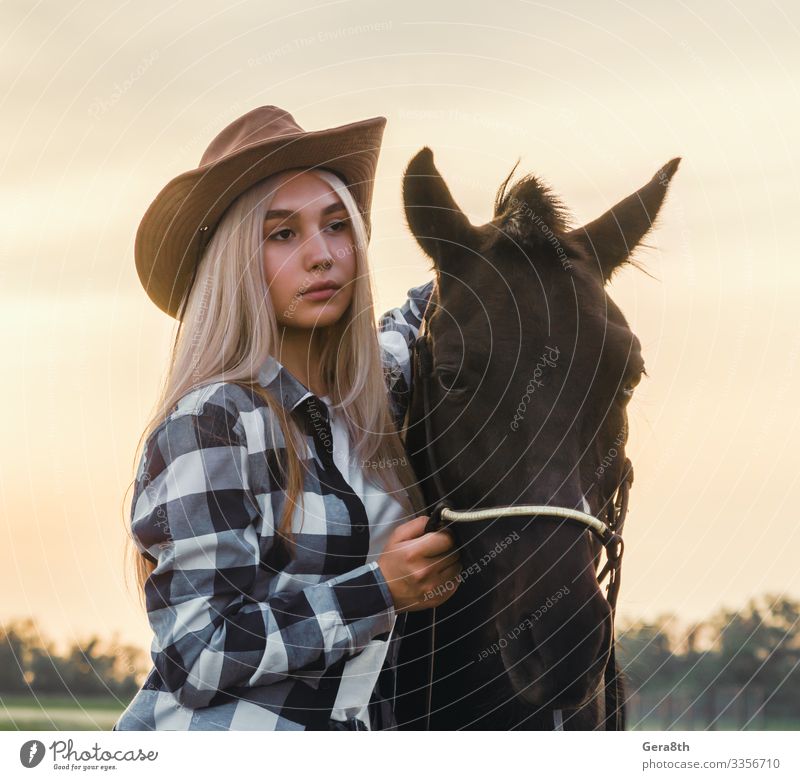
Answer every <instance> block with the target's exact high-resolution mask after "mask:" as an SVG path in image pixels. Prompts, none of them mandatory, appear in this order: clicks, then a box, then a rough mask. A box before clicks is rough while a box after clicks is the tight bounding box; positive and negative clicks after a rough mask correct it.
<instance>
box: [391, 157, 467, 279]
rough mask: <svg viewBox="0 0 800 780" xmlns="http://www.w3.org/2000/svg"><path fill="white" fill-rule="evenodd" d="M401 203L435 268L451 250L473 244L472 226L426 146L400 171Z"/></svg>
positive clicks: (409, 223) (413, 230) (420, 243)
mask: <svg viewBox="0 0 800 780" xmlns="http://www.w3.org/2000/svg"><path fill="white" fill-rule="evenodd" d="M403 205H404V206H405V212H406V220H407V222H408V227H409V229H410V230H411V232H412V233H413V234H414V237H415V238H416V239H417V243H419V245H420V246H421V247H422V250H423V251H424V252H425V254H427V255H428V256H429V257H431V258H432V260H433V262H434V267H435V268H436V270H439V265H440V262H441V260H442V258H443V256H444V255H446V254H448V253H449V252H450V251H451V250H454V251H458V250H459V249H460V248H462V247H463V246H471V245H472V244H473V239H474V235H475V229H474V228H473V226H472V225H471V224H470V222H469V220H468V219H467V217H466V216H465V214H464V212H463V211H461V209H460V208H459V206H458V204H457V203H456V202H455V200H454V199H453V196H452V195H451V194H450V190H449V189H448V188H447V185H446V184H445V183H444V179H442V177H441V175H440V173H439V171H438V170H437V168H436V166H435V165H434V164H433V152H432V151H431V150H430V149H429V148H428V147H427V146H424V147H423V148H422V149H420V150H419V151H418V152H417V153H416V155H414V157H413V158H412V160H411V162H410V163H409V164H408V166H407V168H406V170H405V173H404V174H403Z"/></svg>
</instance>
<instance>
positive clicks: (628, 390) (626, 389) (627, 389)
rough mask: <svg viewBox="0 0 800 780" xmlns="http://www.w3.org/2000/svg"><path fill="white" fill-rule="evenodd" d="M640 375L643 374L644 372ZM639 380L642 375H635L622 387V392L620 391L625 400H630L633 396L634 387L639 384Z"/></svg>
mask: <svg viewBox="0 0 800 780" xmlns="http://www.w3.org/2000/svg"><path fill="white" fill-rule="evenodd" d="M642 373H644V371H643V372H642ZM641 379H642V375H641V374H637V375H636V376H635V377H633V378H631V379H629V380H628V381H627V382H626V383H625V384H624V385H623V386H622V390H621V391H620V392H621V393H622V395H624V396H626V397H627V398H631V397H632V396H633V391H634V390H635V389H636V385H638V384H639V382H640V381H641Z"/></svg>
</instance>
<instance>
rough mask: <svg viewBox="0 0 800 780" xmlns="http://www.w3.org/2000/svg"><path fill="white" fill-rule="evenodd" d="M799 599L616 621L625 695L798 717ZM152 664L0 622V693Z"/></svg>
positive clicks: (137, 678)
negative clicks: (713, 702)
mask: <svg viewBox="0 0 800 780" xmlns="http://www.w3.org/2000/svg"><path fill="white" fill-rule="evenodd" d="M798 629H800V602H798V601H792V600H790V599H788V598H785V597H783V596H769V595H768V596H764V597H762V598H759V599H752V600H751V601H749V602H748V603H747V605H746V606H745V608H744V609H741V610H739V611H728V610H724V609H723V610H720V611H718V612H717V613H715V614H713V615H712V616H711V617H710V618H708V619H707V620H705V621H700V622H696V623H692V624H689V625H684V624H682V623H680V621H679V620H678V619H677V618H676V617H675V616H674V615H663V616H660V617H659V618H658V619H656V620H654V621H652V622H645V621H636V622H632V623H629V624H627V625H619V626H618V627H617V638H618V641H619V660H620V664H621V666H622V668H623V670H624V675H625V677H626V681H627V689H628V691H629V692H631V693H636V692H640V693H646V694H650V696H651V698H652V695H653V694H655V695H658V694H669V693H671V692H672V693H674V692H677V691H679V692H680V693H681V694H682V695H683V696H684V697H685V696H686V695H688V696H689V697H690V699H691V700H692V701H696V702H702V700H703V699H704V698H705V697H707V696H708V695H709V693H711V692H714V691H715V690H719V689H722V688H727V689H735V690H737V691H746V690H748V689H749V690H753V691H758V692H759V696H760V697H761V700H763V702H764V704H763V707H764V710H765V713H766V714H768V715H770V716H771V717H787V718H795V719H797V718H800V631H799V630H798ZM148 668H149V657H148V656H147V654H146V653H144V652H143V651H142V650H141V649H140V648H138V647H135V646H132V645H125V644H121V643H120V642H118V641H116V639H112V640H110V641H109V640H102V639H100V638H99V637H91V638H90V639H88V640H87V641H85V642H75V643H73V644H72V645H71V646H70V647H69V649H68V650H67V651H66V652H65V653H63V654H61V653H58V652H57V651H56V649H55V646H54V644H53V643H52V642H51V641H50V640H49V639H48V638H47V637H45V636H43V634H42V633H41V632H40V631H39V629H38V627H37V625H36V623H35V622H34V621H33V620H31V619H24V620H16V621H12V622H9V623H7V624H5V625H3V626H2V627H0V695H2V694H6V695H9V694H30V693H34V694H37V695H39V694H47V695H67V696H70V695H74V696H109V697H112V696H113V697H118V698H120V699H128V698H130V697H131V696H133V695H134V694H135V693H136V691H137V690H138V688H139V685H140V684H141V682H142V679H143V677H144V674H145V673H146V671H147V669H148Z"/></svg>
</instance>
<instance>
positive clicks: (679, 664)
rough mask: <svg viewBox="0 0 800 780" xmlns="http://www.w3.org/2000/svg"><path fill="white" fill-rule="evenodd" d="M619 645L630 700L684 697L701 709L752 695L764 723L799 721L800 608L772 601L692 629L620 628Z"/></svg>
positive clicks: (661, 621)
mask: <svg viewBox="0 0 800 780" xmlns="http://www.w3.org/2000/svg"><path fill="white" fill-rule="evenodd" d="M617 637H618V640H619V659H620V663H621V666H622V668H623V670H624V675H625V677H626V678H627V680H626V682H627V689H628V691H629V692H640V693H643V694H649V696H648V698H649V699H650V700H652V699H653V695H654V694H655V695H659V694H663V695H668V694H670V693H675V692H680V694H681V695H682V697H683V698H684V699H685V698H687V696H688V698H689V700H691V701H692V702H693V703H695V704H696V705H697V706H698V707H699V708H701V709H702V706H703V702H704V701H706V700H708V699H709V698H711V697H712V696H714V694H715V692H718V691H720V690H727V691H736V692H737V693H736V696H737V697H739V696H741V697H744V696H746V695H747V694H748V693H754V694H756V695H757V697H758V698H759V701H760V702H761V704H759V709H763V714H764V715H765V716H769V717H770V718H787V719H795V720H796V719H800V602H798V601H793V600H791V599H788V598H785V597H783V596H780V595H767V596H764V597H761V598H757V599H751V600H750V601H749V602H748V603H747V605H746V606H745V608H744V609H741V610H739V611H729V610H726V609H721V610H719V611H718V612H716V613H715V614H713V615H712V616H711V617H710V618H708V619H707V620H705V621H700V622H696V623H690V624H681V623H680V621H679V620H678V619H677V618H676V617H675V616H674V615H663V616H660V617H659V618H657V619H656V620H654V621H652V622H644V621H637V622H634V623H631V624H629V625H627V626H620V627H618V630H617ZM752 698H753V697H751V699H752Z"/></svg>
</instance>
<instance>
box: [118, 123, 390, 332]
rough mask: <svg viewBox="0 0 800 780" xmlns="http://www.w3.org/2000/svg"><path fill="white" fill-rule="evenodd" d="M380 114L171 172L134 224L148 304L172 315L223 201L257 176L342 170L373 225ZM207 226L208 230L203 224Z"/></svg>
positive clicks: (381, 125) (138, 267) (223, 207)
mask: <svg viewBox="0 0 800 780" xmlns="http://www.w3.org/2000/svg"><path fill="white" fill-rule="evenodd" d="M385 126H386V118H385V117H373V118H372V119H365V120H362V121H360V122H352V123H350V124H347V125H341V126H339V127H334V128H330V129H326V130H313V131H309V132H303V133H294V134H291V135H285V136H281V137H279V138H274V139H270V140H269V141H265V142H261V143H256V144H253V145H251V146H248V147H245V148H244V149H240V150H239V151H237V152H235V153H233V154H230V155H228V156H226V157H222V158H220V159H219V160H216V161H214V162H213V163H209V164H208V165H205V166H201V167H198V168H195V169H193V170H191V171H187V172H186V173H182V174H180V175H179V176H176V177H175V178H174V179H172V180H171V181H170V182H168V183H167V184H166V185H165V186H164V188H163V189H162V190H161V192H159V194H158V195H157V196H156V198H155V199H154V200H153V202H152V203H151V204H150V206H149V207H148V209H147V211H146V212H145V214H144V216H143V217H142V221H141V222H140V223H139V227H138V229H137V231H136V241H135V245H134V256H135V260H136V271H137V273H138V274H139V279H140V281H141V283H142V286H143V287H144V289H145V291H146V292H147V294H148V296H149V297H150V299H151V300H152V301H153V303H155V304H156V306H158V307H159V308H160V309H161V310H162V311H164V312H166V313H167V314H169V315H170V316H171V317H175V318H177V317H178V314H179V309H180V306H181V302H182V301H183V298H184V296H185V294H186V290H187V288H188V286H189V285H190V284H191V281H192V277H193V274H194V266H195V264H196V263H197V261H198V260H199V256H200V250H201V248H202V247H203V246H204V244H205V243H206V241H207V238H206V237H207V236H210V235H211V234H212V233H213V231H214V229H215V228H216V226H217V224H218V222H219V220H220V218H221V217H222V215H223V213H224V212H225V210H226V209H227V207H228V206H229V205H230V204H231V203H232V202H233V201H234V200H235V199H236V198H237V197H238V196H239V195H241V194H242V193H243V192H245V191H246V190H247V189H249V188H250V187H252V186H253V185H254V184H255V183H256V182H258V181H261V180H262V179H265V178H267V177H268V176H271V175H272V174H274V173H278V172H279V171H283V170H286V169H287V168H328V169H330V170H332V171H335V172H337V173H340V174H341V175H342V176H343V177H344V179H345V181H346V183H347V186H348V189H349V190H350V192H352V194H353V197H354V198H355V201H356V203H357V204H358V206H359V209H360V210H361V213H362V214H363V216H364V221H365V223H366V228H367V236H369V234H370V232H371V228H370V218H369V211H370V207H371V205H372V193H373V189H374V185H375V169H376V167H377V163H378V155H379V153H380V146H381V140H382V138H383V131H384V128H385ZM204 226H207V228H208V229H207V230H206V231H204V232H203V231H201V228H203V227H204Z"/></svg>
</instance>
